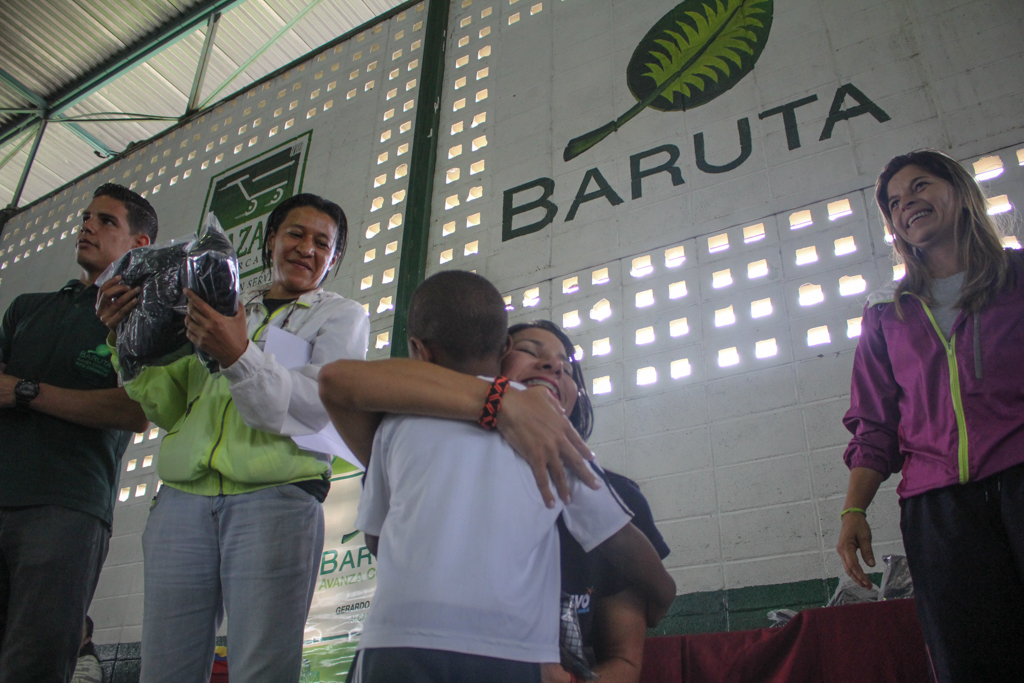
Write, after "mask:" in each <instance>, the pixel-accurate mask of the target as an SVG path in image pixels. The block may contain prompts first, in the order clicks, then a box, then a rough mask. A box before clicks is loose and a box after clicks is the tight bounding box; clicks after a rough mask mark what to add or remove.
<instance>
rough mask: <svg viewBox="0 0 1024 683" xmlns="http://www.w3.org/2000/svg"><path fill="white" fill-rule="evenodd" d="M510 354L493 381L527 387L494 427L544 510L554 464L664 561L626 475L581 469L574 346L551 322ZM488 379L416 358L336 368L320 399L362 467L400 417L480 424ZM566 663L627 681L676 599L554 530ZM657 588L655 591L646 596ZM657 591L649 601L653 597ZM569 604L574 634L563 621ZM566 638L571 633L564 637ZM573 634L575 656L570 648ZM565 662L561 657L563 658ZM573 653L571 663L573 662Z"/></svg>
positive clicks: (519, 334) (585, 402)
mask: <svg viewBox="0 0 1024 683" xmlns="http://www.w3.org/2000/svg"><path fill="white" fill-rule="evenodd" d="M508 331H509V337H510V342H511V343H510V347H509V351H508V353H507V354H506V355H505V357H504V358H503V359H502V362H501V372H502V374H503V375H504V376H506V377H507V378H508V379H510V380H512V381H514V382H519V383H521V384H523V385H525V386H526V390H525V391H506V392H505V393H504V397H503V398H502V400H501V402H500V404H499V411H498V413H497V426H496V428H497V429H498V430H499V431H500V432H501V434H502V435H503V436H504V437H505V439H506V440H507V441H508V443H509V445H511V446H512V448H513V449H515V451H516V452H517V453H518V454H519V455H520V456H521V457H523V458H524V459H525V460H526V461H527V462H529V463H530V466H531V467H532V468H533V470H534V475H535V477H536V480H537V484H538V486H539V487H540V491H541V494H542V495H543V496H544V498H545V499H546V500H550V501H551V503H552V504H553V502H554V495H553V493H552V491H551V488H550V486H549V480H548V477H549V475H550V477H551V479H552V480H553V481H554V483H555V485H556V488H557V490H558V493H559V495H561V496H562V497H563V499H564V498H565V493H566V488H565V486H566V479H565V477H566V473H565V471H564V467H563V462H564V463H565V464H566V465H568V466H569V467H570V468H571V469H572V470H573V471H574V472H575V473H576V474H577V475H578V476H579V478H580V479H581V480H582V481H584V482H585V483H587V484H588V485H590V484H592V485H593V486H594V487H596V486H598V479H600V480H602V483H603V485H605V486H609V487H610V488H611V489H612V490H613V491H614V493H615V495H616V497H618V498H619V499H620V500H621V501H622V502H623V503H625V505H626V506H627V507H628V508H629V509H630V511H631V512H632V513H633V520H632V523H633V525H634V526H635V527H636V528H637V529H639V530H640V531H641V532H643V534H644V535H645V536H646V537H647V540H648V541H649V542H650V543H651V545H652V547H653V549H654V551H655V552H657V553H658V556H659V557H661V558H662V559H664V558H665V557H666V556H667V555H668V554H669V548H668V546H667V545H666V544H665V541H664V539H663V538H662V536H661V534H660V533H659V531H658V529H657V527H656V526H655V524H654V517H653V515H652V514H651V510H650V507H649V505H648V503H647V500H646V499H645V498H644V496H643V495H642V494H641V493H640V489H639V487H638V486H637V485H636V483H634V482H633V481H631V480H630V479H627V478H626V477H623V476H622V475H619V474H615V473H613V472H607V471H604V470H601V469H599V468H593V467H591V466H589V465H588V464H587V463H586V461H585V459H590V458H592V457H593V456H592V454H591V453H590V450H589V448H588V447H587V445H586V442H585V439H586V438H587V437H589V436H590V433H591V430H592V429H593V424H594V411H593V407H592V406H591V403H590V396H589V394H588V393H587V387H586V381H585V379H584V376H583V369H582V367H581V366H580V363H579V361H577V360H576V358H575V353H576V351H575V349H574V348H573V344H572V341H571V340H570V339H569V337H568V336H567V335H566V334H565V332H564V331H563V330H562V329H561V328H560V327H558V325H556V324H555V323H553V322H550V321H547V320H537V321H533V322H528V323H520V324H517V325H512V326H511V327H509V330H508ZM490 386H491V384H490V382H489V381H487V380H484V379H481V378H478V377H473V376H471V375H466V374H462V373H458V372H455V371H453V370H449V369H446V368H443V367H441V366H440V365H436V364H433V363H425V362H422V361H416V360H404V359H390V360H385V361H375V362H372V363H351V362H345V361H342V362H338V363H332V364H330V365H329V366H327V367H325V368H324V369H323V371H322V372H321V374H320V393H321V397H322V398H323V400H324V403H325V404H326V406H327V409H328V412H329V413H330V414H331V417H332V419H333V421H334V424H335V426H336V427H337V428H338V431H339V432H340V433H341V435H342V436H343V437H344V438H345V439H346V441H347V442H348V443H349V445H350V446H351V448H352V451H353V453H354V454H355V455H356V456H357V457H358V458H360V460H362V461H363V462H364V464H368V463H369V458H370V451H371V450H372V442H373V437H374V433H375V430H376V428H377V425H378V424H379V422H380V419H381V417H382V416H383V413H385V412H392V413H409V414H415V415H427V416H431V417H441V418H448V419H455V420H472V421H477V420H478V418H480V417H481V414H482V408H483V406H484V403H485V400H486V399H487V397H488V390H489V388H490ZM558 530H559V537H560V543H561V548H560V550H561V552H560V556H561V584H562V601H563V605H562V607H563V623H562V624H561V626H562V629H563V638H562V645H563V658H562V661H563V663H565V664H566V666H568V667H569V668H570V669H574V670H575V671H576V672H579V673H582V672H584V671H586V670H588V669H589V670H593V672H594V673H597V674H598V675H599V676H600V680H601V681H606V682H607V683H636V682H637V681H638V680H639V678H640V670H641V667H642V663H643V661H642V660H643V649H644V639H645V638H646V636H647V627H648V626H652V627H653V626H655V625H657V623H658V622H659V621H660V619H661V618H662V616H664V614H665V612H666V611H667V610H668V608H669V606H670V605H671V603H672V600H673V598H674V597H675V584H674V582H673V580H672V578H671V576H670V575H669V574H668V572H667V571H666V570H665V569H664V567H659V568H658V571H657V572H654V573H652V574H651V575H650V576H646V577H645V580H644V581H643V582H642V583H631V582H630V581H629V580H628V579H627V578H626V577H625V576H624V575H623V574H622V573H621V572H619V571H618V570H617V569H616V568H615V567H613V566H612V565H611V563H609V562H608V561H607V560H605V559H604V558H603V557H602V556H601V555H600V554H599V553H596V552H591V553H587V552H585V551H584V550H583V548H582V547H581V546H580V545H579V543H577V542H576V541H575V539H573V537H572V535H571V534H570V533H569V532H568V531H567V529H566V527H565V525H564V524H563V523H562V521H561V520H559V522H558ZM654 586H657V587H658V590H657V591H655V590H652V587H654ZM656 593H657V595H655V594H656ZM570 604H571V606H572V610H573V611H574V612H575V614H576V617H577V621H576V626H578V629H577V628H576V626H570V625H567V624H566V623H564V622H565V621H566V620H565V610H566V608H567V606H568V605H570ZM567 629H568V630H569V633H567V632H566V631H567ZM570 633H571V634H572V636H573V637H574V639H575V641H576V642H575V644H574V645H575V646H574V647H569V646H568V645H567V642H568V640H570V639H572V638H571V637H568V636H569V635H570ZM567 649H568V652H570V653H573V654H567V652H566V650H567ZM573 655H575V656H573ZM579 680H581V678H580V677H578V676H576V675H574V674H571V673H570V671H569V670H568V669H563V668H562V666H560V665H559V664H555V663H552V664H545V665H544V668H543V681H544V683H570V682H573V681H579Z"/></svg>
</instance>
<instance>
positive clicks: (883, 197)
mask: <svg viewBox="0 0 1024 683" xmlns="http://www.w3.org/2000/svg"><path fill="white" fill-rule="evenodd" d="M907 166H919V167H920V168H922V169H924V170H925V171H927V172H928V173H931V174H932V175H934V176H937V177H939V178H942V179H943V180H945V181H946V182H948V183H949V184H950V185H952V186H953V193H954V196H955V197H956V202H957V204H958V205H959V207H960V210H959V212H958V213H957V218H956V223H955V225H954V226H953V240H954V244H955V245H956V251H957V255H958V258H959V262H960V266H961V267H963V269H964V270H965V271H966V272H965V274H964V283H963V286H962V287H961V289H960V299H959V300H958V301H957V302H956V306H957V308H962V309H963V310H964V311H966V312H967V313H976V312H977V311H980V310H981V309H982V308H984V307H985V306H986V305H987V304H988V303H989V302H990V301H991V300H992V297H994V296H995V295H996V294H998V293H999V292H1001V291H1003V290H1004V289H1005V288H1007V287H1011V286H1013V284H1014V280H1015V275H1014V270H1013V269H1012V268H1011V266H1010V261H1009V258H1007V255H1006V252H1005V249H1004V248H1003V243H1002V236H1003V231H1002V230H1001V229H1000V227H999V226H998V225H997V224H996V222H995V221H994V220H992V217H991V216H989V215H988V205H987V203H986V201H985V193H984V192H983V191H982V189H981V187H980V186H979V185H978V183H977V181H976V180H975V179H974V176H972V175H971V174H970V173H968V172H967V170H966V169H964V167H963V166H961V165H960V164H959V163H958V162H957V161H956V160H955V159H952V158H951V157H949V156H947V155H945V154H943V153H942V152H938V151H936V150H931V149H927V150H921V151H917V152H911V153H910V154H902V155H900V156H897V157H893V158H892V159H891V160H890V161H889V163H887V164H886V165H885V168H884V169H883V170H882V173H881V175H879V176H878V182H877V183H875V201H877V202H878V208H879V210H880V211H881V212H882V216H883V217H884V218H885V225H886V227H887V228H888V230H889V234H890V235H892V238H893V243H892V246H893V250H894V251H895V253H896V256H897V259H898V260H899V261H901V262H902V263H904V264H905V266H906V275H905V276H904V278H903V279H902V280H901V281H900V283H899V284H898V285H897V287H896V300H895V303H896V312H897V314H898V315H899V317H900V318H902V317H903V310H902V308H901V307H900V296H901V295H902V294H904V293H905V292H909V293H911V294H916V295H917V296H919V297H921V298H922V299H924V300H925V301H927V302H928V303H933V302H932V299H931V288H932V278H933V276H932V274H931V271H930V270H929V268H928V264H927V263H926V262H925V261H924V259H923V254H922V253H921V252H920V251H919V250H918V249H916V248H914V247H912V246H911V245H910V244H908V243H907V241H906V240H904V239H903V238H902V237H900V236H899V234H898V233H897V232H896V230H895V229H893V225H892V212H891V211H890V210H889V181H890V180H892V178H893V176H894V175H896V174H897V173H899V172H900V171H901V170H903V169H904V168H906V167H907Z"/></svg>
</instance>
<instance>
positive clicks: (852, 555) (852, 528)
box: [836, 512, 875, 588]
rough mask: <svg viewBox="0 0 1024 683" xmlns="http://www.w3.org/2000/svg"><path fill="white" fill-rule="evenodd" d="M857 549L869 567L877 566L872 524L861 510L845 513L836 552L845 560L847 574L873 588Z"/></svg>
mask: <svg viewBox="0 0 1024 683" xmlns="http://www.w3.org/2000/svg"><path fill="white" fill-rule="evenodd" d="M857 550H860V554H861V557H863V558H864V562H865V563H866V564H867V565H868V566H869V567H874V566H875V553H874V552H873V551H872V550H871V526H870V525H868V519H867V517H866V516H865V515H864V514H863V513H860V512H847V513H846V514H845V515H843V526H842V528H841V529H840V530H839V542H838V543H837V544H836V552H838V553H839V559H841V560H842V561H843V569H845V570H846V575H847V576H849V577H850V578H851V579H853V580H854V581H856V582H857V583H858V584H859V585H860V586H863V587H864V588H871V579H869V578H868V576H867V574H865V573H864V568H863V567H861V566H860V561H859V560H858V559H857Z"/></svg>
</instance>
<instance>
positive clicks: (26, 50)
mask: <svg viewBox="0 0 1024 683" xmlns="http://www.w3.org/2000/svg"><path fill="white" fill-rule="evenodd" d="M311 3H312V4H315V6H314V7H313V8H312V9H308V11H307V13H306V14H305V16H303V17H302V18H301V19H299V20H298V21H297V22H296V23H295V24H294V26H292V27H291V28H290V29H289V30H288V31H286V32H285V33H283V35H281V36H280V37H279V38H278V39H277V40H276V41H274V42H273V44H272V45H270V46H269V47H268V48H267V49H266V50H265V51H263V52H262V54H260V55H259V56H258V57H257V58H256V59H255V60H253V61H252V63H251V64H249V65H248V66H246V68H245V69H244V70H242V71H241V73H239V74H238V75H237V76H236V77H235V78H234V79H233V80H231V81H230V82H229V83H227V85H226V86H225V85H224V82H225V80H226V79H228V78H229V77H231V76H232V75H233V74H235V72H236V71H238V69H239V68H240V67H241V66H242V65H243V64H244V63H245V62H246V61H248V60H249V59H250V58H251V57H252V56H253V55H254V54H256V53H257V52H258V51H259V50H261V49H262V48H264V46H265V45H266V44H267V42H268V41H269V40H270V39H271V38H272V37H273V36H274V35H275V34H277V33H278V32H279V31H280V30H281V29H282V28H283V27H284V26H286V25H287V24H288V22H290V21H291V20H292V19H293V18H295V17H296V16H297V15H299V13H300V12H302V11H304V10H307V8H308V7H309V5H310V4H311ZM223 4H224V3H223V1H222V2H221V5H223ZM400 4H402V2H400V0H240V1H238V2H235V3H234V4H233V5H231V6H230V8H229V9H228V10H226V11H225V12H224V13H223V15H222V17H221V19H220V22H219V25H218V28H217V33H216V39H215V41H214V46H213V50H212V52H211V55H210V60H209V65H208V67H207V73H206V78H205V81H204V84H203V88H202V92H201V96H200V101H203V100H205V99H207V98H209V97H210V95H211V94H212V93H216V96H215V100H220V99H222V98H224V97H226V96H227V95H229V94H230V93H232V92H235V91H237V90H239V89H242V88H244V87H246V86H248V85H250V84H252V83H253V82H255V81H258V80H259V79H260V78H262V77H263V76H266V75H267V74H269V73H271V72H273V71H275V70H276V69H278V68H280V67H281V66H283V65H285V64H287V63H289V62H291V61H294V60H295V59H298V58H299V57H301V56H303V55H305V54H307V53H309V52H311V51H313V50H315V49H316V48H318V47H320V46H321V45H323V44H324V43H327V42H329V41H331V40H333V39H335V38H337V37H338V36H340V35H342V34H345V33H347V32H349V31H351V30H352V29H354V28H356V27H358V26H360V25H361V24H364V23H366V22H368V21H370V20H372V19H373V18H374V17H376V16H379V15H381V14H383V13H385V12H387V11H388V10H390V9H392V8H393V7H396V6H398V5H400ZM216 6H217V0H4V2H2V3H0V70H2V71H3V72H6V74H7V75H9V76H10V77H13V79H14V80H15V81H17V82H18V83H20V84H21V85H23V86H24V87H25V88H27V89H28V90H30V91H31V92H32V93H34V94H35V95H37V96H38V97H40V98H42V99H43V100H45V101H47V102H50V101H53V100H54V99H55V97H57V96H62V95H64V94H66V93H67V92H68V91H69V90H72V89H75V88H76V87H77V86H78V85H79V84H81V83H82V82H83V81H84V80H85V79H86V78H88V77H89V76H91V75H94V74H95V73H96V72H97V70H99V69H102V68H105V67H108V66H110V64H111V63H113V62H116V61H117V60H118V59H119V58H120V57H122V56H124V55H125V54H127V53H130V52H131V51H132V50H133V49H136V48H138V47H139V46H140V45H144V44H146V43H147V41H150V40H152V39H153V38H154V37H157V36H160V35H164V34H166V33H167V32H168V31H170V30H172V29H173V28H174V27H175V25H177V24H178V23H179V22H181V21H183V19H184V18H186V17H189V16H194V15H195V13H196V12H199V11H203V10H206V9H209V8H213V7H216ZM205 35H206V25H205V23H203V24H201V25H198V26H197V27H196V28H195V29H194V30H192V31H190V32H189V33H187V35H183V36H182V37H181V38H180V39H178V40H177V41H176V42H173V43H172V44H170V45H168V46H165V47H163V49H161V50H158V51H154V52H153V54H150V55H148V56H147V58H146V60H145V62H144V63H141V64H139V65H138V66H135V67H134V68H132V69H131V70H130V71H126V72H125V73H123V74H121V75H120V76H119V77H118V78H116V80H113V81H112V82H110V83H108V84H106V85H105V86H104V87H102V88H101V89H99V90H97V91H95V92H92V93H91V94H89V95H88V96H86V97H84V99H82V100H81V101H79V102H78V103H77V104H75V105H74V106H72V107H70V108H68V109H67V110H65V111H64V112H63V113H61V112H50V115H51V117H53V116H58V115H61V114H63V116H65V117H76V119H77V125H78V126H80V128H81V130H82V131H84V132H85V133H87V134H88V135H89V136H92V137H94V138H95V139H96V140H98V141H99V142H100V143H102V145H103V146H106V147H107V148H109V149H110V150H113V151H114V152H121V151H123V150H124V149H125V148H126V147H127V146H129V145H130V144H131V143H132V142H136V141H141V140H145V139H148V138H150V137H153V136H154V135H157V134H158V133H160V132H161V131H163V130H166V129H167V128H168V127H170V126H172V125H174V124H175V123H176V119H177V118H179V117H181V116H183V115H184V113H185V110H186V108H187V106H188V100H189V95H190V92H191V89H192V83H193V79H194V77H195V74H196V67H197V62H198V59H199V56H200V53H201V50H202V46H203V41H204V38H205ZM222 86H223V87H222ZM37 107H38V105H37V104H36V102H34V101H33V98H32V97H31V96H26V95H24V94H22V93H21V92H19V89H18V88H17V87H16V86H15V85H12V83H11V82H10V79H9V78H3V74H0V109H8V110H9V109H24V110H31V109H34V108H37ZM118 112H120V113H130V114H144V115H150V116H152V115H156V116H162V117H171V118H173V119H175V120H168V121H152V120H148V121H110V120H105V121H88V120H84V119H86V118H107V119H109V118H111V116H110V114H111V113H118ZM27 116H31V114H26V113H23V112H12V111H0V139H2V138H3V137H10V136H9V135H7V134H9V133H10V132H11V130H12V126H13V125H14V124H18V123H19V122H24V121H25V120H26V117H27ZM33 130H35V124H33V126H32V127H29V128H26V129H25V132H22V133H20V134H18V135H15V136H13V137H10V139H8V140H6V142H3V143H2V144H0V162H3V160H4V159H5V158H7V157H8V156H9V155H11V158H10V160H9V162H8V163H7V164H6V165H4V166H3V167H0V206H5V205H7V204H9V203H10V201H11V199H12V197H13V195H14V192H15V188H16V186H17V184H18V181H19V179H20V177H21V173H22V168H23V167H24V165H25V162H26V160H27V158H28V155H29V151H30V149H31V147H32V137H30V136H31V132H32V131H33ZM19 145H21V149H20V150H18V151H17V152H14V150H15V149H16V148H17V147H18V146H19ZM12 153H13V154H12ZM102 162H103V158H102V157H98V156H97V152H96V149H95V147H94V146H93V145H91V144H90V143H89V142H86V141H85V140H84V139H83V138H82V136H80V135H77V134H75V132H74V131H72V130H71V129H70V128H69V127H68V126H67V125H64V124H60V123H56V122H53V121H51V122H50V123H48V125H47V127H46V130H45V134H44V136H43V139H42V142H41V144H40V147H39V150H38V152H37V154H36V159H35V162H34V163H33V165H32V169H31V172H30V173H29V176H28V178H27V181H26V184H25V188H24V191H23V192H22V195H21V198H20V201H19V202H18V204H19V205H21V206H24V205H25V204H28V203H29V202H32V201H34V200H35V199H38V198H39V197H42V196H45V195H46V194H48V193H50V192H52V191H53V190H55V189H56V188H58V187H60V186H61V185H64V184H65V183H67V182H70V181H71V180H73V179H74V178H76V177H78V176H80V175H82V174H83V173H86V172H88V171H89V170H90V169H92V168H95V167H96V166H97V165H99V164H100V163H102Z"/></svg>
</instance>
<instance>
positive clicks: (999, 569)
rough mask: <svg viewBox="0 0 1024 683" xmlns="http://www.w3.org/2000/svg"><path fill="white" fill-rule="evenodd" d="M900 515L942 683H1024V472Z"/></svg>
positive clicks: (913, 503)
mask: <svg viewBox="0 0 1024 683" xmlns="http://www.w3.org/2000/svg"><path fill="white" fill-rule="evenodd" d="M902 508H903V512H902V518H901V521H900V527H901V529H902V530H903V545H904V547H905V548H906V551H907V560H908V562H909V563H910V572H911V574H912V575H913V577H914V597H915V598H916V602H917V613H918V617H919V619H920V621H921V628H922V630H923V631H924V638H925V642H926V643H927V644H928V650H929V654H930V655H931V660H932V667H933V671H934V673H935V676H936V678H937V680H938V681H939V683H953V682H955V683H971V682H972V681H983V682H984V683H998V682H1000V681H1015V682H1016V681H1022V680H1024V465H1018V466H1015V467H1011V468H1010V469H1007V470H1005V471H1003V472H1001V473H1000V474H997V475H995V476H992V477H989V478H987V479H983V480H981V481H977V482H969V483H967V484H965V485H962V486H961V485H955V486H949V487H946V488H943V489H938V490H936V491H929V492H927V493H924V494H921V495H919V496H914V497H913V498H908V499H906V500H904V501H903V504H902Z"/></svg>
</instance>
